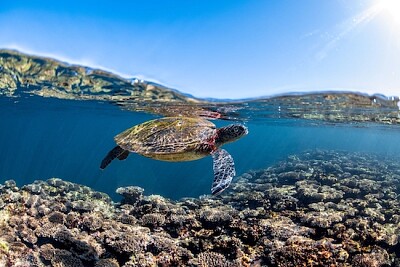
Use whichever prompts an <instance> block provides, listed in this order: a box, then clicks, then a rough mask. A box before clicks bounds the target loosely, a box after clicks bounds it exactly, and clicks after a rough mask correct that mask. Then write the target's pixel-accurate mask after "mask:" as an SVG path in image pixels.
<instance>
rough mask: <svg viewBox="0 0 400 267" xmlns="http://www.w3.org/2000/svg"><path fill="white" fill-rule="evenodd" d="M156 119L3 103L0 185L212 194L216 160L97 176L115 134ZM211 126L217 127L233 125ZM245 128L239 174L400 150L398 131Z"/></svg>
mask: <svg viewBox="0 0 400 267" xmlns="http://www.w3.org/2000/svg"><path fill="white" fill-rule="evenodd" d="M255 117H257V116H256V114H255ZM153 118H157V116H155V115H150V114H146V113H140V112H133V111H126V110H121V109H120V108H119V107H117V106H115V105H111V104H109V103H107V102H96V101H76V100H59V99H54V98H42V97H38V96H27V97H19V98H8V97H0V125H1V126H0V127H1V131H0V153H1V154H0V183H2V182H4V181H5V180H8V179H14V180H15V181H16V182H17V184H18V185H19V186H22V185H24V184H28V183H31V182H33V181H34V180H36V179H40V180H45V179H48V178H51V177H59V178H62V179H65V180H69V181H72V182H77V183H80V184H84V185H87V186H90V187H93V188H94V189H95V190H99V191H103V192H105V193H107V194H109V195H111V196H112V197H113V198H115V199H118V197H117V195H116V194H115V190H116V188H118V187H120V186H127V185H137V186H141V187H143V188H144V189H145V192H146V194H159V195H162V196H165V197H169V198H173V199H179V198H181V197H187V196H192V197H197V196H200V195H202V194H209V193H210V187H211V182H212V179H213V172H212V159H211V157H206V158H204V159H201V160H197V161H191V162H179V163H170V162H162V161H156V160H152V159H148V158H145V157H142V156H140V155H134V154H131V155H130V156H129V157H128V159H127V160H125V161H114V162H112V163H111V165H110V166H109V167H107V169H105V170H103V171H102V170H100V169H99V165H100V162H101V160H102V159H103V157H104V156H105V155H106V154H107V152H108V151H109V150H110V149H111V148H113V147H114V146H115V143H114V140H113V137H114V136H115V135H116V134H118V133H120V132H121V131H123V130H125V129H127V128H129V127H131V126H133V125H135V124H138V123H141V122H144V121H147V120H150V119H153ZM213 122H214V123H215V124H216V125H217V126H218V127H220V126H224V125H227V124H229V123H232V122H230V121H219V120H214V121H213ZM245 124H246V126H247V127H248V128H249V135H248V136H246V137H244V138H242V139H240V140H238V141H237V142H234V143H231V144H228V145H226V146H225V149H226V150H228V151H229V152H230V154H231V155H232V156H233V158H234V160H235V165H236V171H237V174H238V175H240V174H242V173H244V172H246V171H249V170H252V169H261V168H267V167H268V166H270V165H272V164H274V163H276V162H278V161H280V160H282V159H284V158H285V157H287V156H288V155H291V154H295V153H298V152H302V151H304V150H308V149H330V150H342V151H349V152H350V151H362V152H368V153H376V154H382V155H385V156H397V155H398V153H399V151H400V142H399V141H398V140H400V131H399V128H396V127H386V126H377V125H373V124H365V125H363V124H356V125H353V124H344V123H341V124H327V123H321V122H318V121H314V122H312V123H310V122H305V121H303V120H296V119H280V120H277V119H267V118H266V119H261V120H260V119H259V117H257V119H254V120H252V119H251V117H250V119H248V120H247V121H246V122H245Z"/></svg>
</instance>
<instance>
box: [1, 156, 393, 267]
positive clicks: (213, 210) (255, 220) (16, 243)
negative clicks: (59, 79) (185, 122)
mask: <svg viewBox="0 0 400 267" xmlns="http://www.w3.org/2000/svg"><path fill="white" fill-rule="evenodd" d="M117 192H118V193H119V194H120V195H121V196H122V200H121V202H119V203H115V202H113V201H112V200H111V199H110V198H109V197H108V196H107V195H105V194H103V193H101V192H96V191H93V190H92V189H90V188H88V187H86V186H83V185H78V184H74V183H70V182H67V181H63V180H61V179H57V178H52V179H49V180H47V181H35V182H34V183H32V184H29V185H25V186H22V187H21V188H19V187H17V185H16V183H15V182H14V181H11V180H10V181H5V182H4V183H3V184H2V185H0V266H96V267H119V266H125V267H127V266H230V267H231V266H382V267H383V266H399V263H400V252H399V243H400V242H399V235H400V216H399V214H400V203H399V195H398V194H399V192H400V163H399V161H396V160H394V159H390V158H383V157H381V156H373V155H367V154H360V153H346V152H337V151H319V150H317V151H306V152H304V153H302V154H299V155H293V156H289V157H288V158H287V159H286V160H284V161H282V162H279V163H276V164H275V165H273V166H270V167H269V168H267V169H262V170H257V171H249V172H248V173H245V174H243V175H242V176H240V177H239V178H238V179H236V181H234V183H233V184H232V187H231V188H230V189H229V190H227V192H226V193H224V194H222V195H221V196H218V197H212V196H202V197H200V198H184V199H181V200H179V201H173V200H170V199H166V198H164V197H162V196H159V195H150V196H148V195H145V194H144V190H143V189H142V188H140V187H135V186H131V187H125V188H118V189H117Z"/></svg>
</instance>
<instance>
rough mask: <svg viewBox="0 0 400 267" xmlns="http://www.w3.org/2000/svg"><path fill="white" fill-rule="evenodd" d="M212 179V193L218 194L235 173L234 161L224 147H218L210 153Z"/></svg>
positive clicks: (228, 183) (227, 184)
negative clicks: (212, 171) (212, 170)
mask: <svg viewBox="0 0 400 267" xmlns="http://www.w3.org/2000/svg"><path fill="white" fill-rule="evenodd" d="M212 157H213V169H214V181H213V183H212V187H211V193H212V194H213V195H219V194H220V193H221V192H222V191H224V190H225V189H226V188H227V187H228V186H229V185H230V184H231V181H232V178H233V177H234V176H235V175H236V171H235V163H234V162H233V158H232V156H231V155H230V154H229V153H228V152H227V151H226V150H224V149H218V150H216V151H215V152H214V153H212Z"/></svg>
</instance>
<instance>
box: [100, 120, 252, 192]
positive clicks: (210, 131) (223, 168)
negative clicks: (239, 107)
mask: <svg viewBox="0 0 400 267" xmlns="http://www.w3.org/2000/svg"><path fill="white" fill-rule="evenodd" d="M247 133H248V130H247V128H246V127H245V126H243V125H241V124H232V125H229V126H226V127H222V128H219V129H217V128H216V126H215V125H214V124H213V123H211V122H210V121H208V120H205V119H203V118H189V117H165V118H161V119H156V120H151V121H147V122H144V123H142V124H139V125H136V126H133V127H132V128H129V129H127V130H125V131H124V132H122V133H120V134H118V135H117V136H115V137H114V140H115V142H116V143H117V146H116V147H114V148H113V149H112V150H111V151H110V152H108V154H107V156H106V157H105V158H104V159H103V161H102V162H101V165H100V168H101V169H104V168H105V167H107V165H108V164H110V163H111V161H113V160H114V159H115V158H118V159H119V160H124V159H126V158H127V157H128V154H129V152H135V153H138V154H140V155H143V156H145V157H149V158H153V159H157V160H163V161H190V160H196V159H200V158H203V157H205V156H208V155H211V156H212V157H213V169H214V181H213V184H212V187H211V193H212V194H213V195H218V194H220V193H221V192H222V191H223V190H225V189H226V188H227V187H228V186H229V184H230V183H231V181H232V178H233V177H234V176H235V174H236V173H235V165H234V162H233V158H232V156H231V155H230V154H229V153H228V152H227V151H226V150H224V149H221V148H220V146H222V145H223V144H226V143H229V142H233V141H235V140H237V139H239V138H240V137H242V136H244V135H246V134H247Z"/></svg>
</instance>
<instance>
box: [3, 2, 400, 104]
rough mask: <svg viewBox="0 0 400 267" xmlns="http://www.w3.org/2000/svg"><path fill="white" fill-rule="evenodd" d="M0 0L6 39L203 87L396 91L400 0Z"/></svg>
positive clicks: (192, 88) (40, 51) (229, 91)
mask: <svg viewBox="0 0 400 267" xmlns="http://www.w3.org/2000/svg"><path fill="white" fill-rule="evenodd" d="M0 2H1V4H0V48H12V49H17V50H20V51H22V52H28V53H32V54H36V55H43V56H50V57H54V58H56V59H61V60H63V61H67V62H69V63H74V64H81V65H86V66H90V67H97V68H102V69H106V70H110V71H112V72H115V73H117V74H120V75H121V76H123V77H127V78H131V77H139V78H144V79H147V80H150V81H154V82H158V83H161V84H163V85H166V86H169V87H172V88H174V89H177V90H179V91H182V92H185V93H189V94H192V95H194V96H197V97H212V98H224V99H226V98H230V99H238V98H247V97H260V96H271V95H276V94H285V93H292V92H309V91H326V90H344V91H357V92H363V93H369V94H374V93H380V94H384V95H386V96H399V95H400V19H399V18H400V0H352V1H347V0H329V1H328V0H326V1H321V0H301V1H299V0H248V1H239V0H237V1H235V0H218V1H215V0H173V1H172V0H171V1H167V0H146V1H134V0H132V1H118V0H114V1H102V0H97V1H92V0H87V1H75V0H70V1H36V0H32V1H19V0H0Z"/></svg>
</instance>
